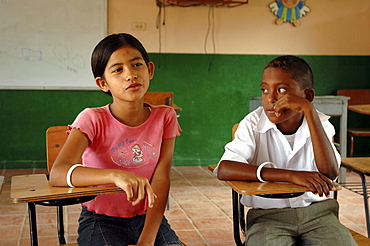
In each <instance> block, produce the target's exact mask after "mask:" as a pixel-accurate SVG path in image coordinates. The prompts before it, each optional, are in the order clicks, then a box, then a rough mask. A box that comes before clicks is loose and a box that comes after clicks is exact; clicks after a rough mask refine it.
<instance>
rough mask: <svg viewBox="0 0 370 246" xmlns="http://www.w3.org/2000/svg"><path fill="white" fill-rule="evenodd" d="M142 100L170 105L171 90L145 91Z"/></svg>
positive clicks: (171, 99) (171, 98) (171, 100)
mask: <svg viewBox="0 0 370 246" xmlns="http://www.w3.org/2000/svg"><path fill="white" fill-rule="evenodd" d="M144 101H145V102H146V103H149V104H152V105H168V106H172V103H173V92H147V93H145V95H144Z"/></svg>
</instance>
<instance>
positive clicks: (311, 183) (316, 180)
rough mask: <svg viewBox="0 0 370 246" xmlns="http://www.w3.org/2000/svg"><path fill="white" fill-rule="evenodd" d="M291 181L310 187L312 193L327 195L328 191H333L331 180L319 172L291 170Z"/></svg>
mask: <svg viewBox="0 0 370 246" xmlns="http://www.w3.org/2000/svg"><path fill="white" fill-rule="evenodd" d="M291 182H292V183H294V184H298V185H302V186H305V187H307V188H309V189H310V191H311V192H312V193H313V194H315V195H316V194H318V195H319V196H323V195H325V196H326V197H328V196H329V195H330V191H335V187H334V184H333V181H332V180H330V179H329V178H328V177H326V176H325V175H323V174H322V173H319V172H309V171H293V175H291Z"/></svg>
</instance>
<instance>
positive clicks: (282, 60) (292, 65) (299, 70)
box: [263, 55, 314, 90]
mask: <svg viewBox="0 0 370 246" xmlns="http://www.w3.org/2000/svg"><path fill="white" fill-rule="evenodd" d="M267 68H280V69H283V70H284V71H285V72H287V73H288V74H289V75H290V77H291V78H292V79H294V80H295V81H297V82H298V83H299V85H300V88H301V89H302V90H303V89H307V88H313V84H314V82H313V73H312V69H311V67H310V65H308V63H307V62H306V61H305V60H303V59H302V58H299V57H297V56H291V55H287V56H279V57H277V58H275V59H274V60H272V61H270V62H269V63H268V64H267V65H266V66H265V68H264V69H263V70H265V69H267Z"/></svg>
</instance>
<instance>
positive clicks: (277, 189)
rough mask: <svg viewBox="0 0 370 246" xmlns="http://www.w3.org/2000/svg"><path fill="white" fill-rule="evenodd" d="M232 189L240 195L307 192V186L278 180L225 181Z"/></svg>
mask: <svg viewBox="0 0 370 246" xmlns="http://www.w3.org/2000/svg"><path fill="white" fill-rule="evenodd" d="M216 166H217V165H209V166H208V169H209V170H210V171H213V170H214V169H215V168H216ZM225 182H226V183H227V184H228V185H229V186H230V187H231V188H232V189H233V190H235V191H236V192H238V193H239V194H242V195H266V194H285V193H299V192H309V191H310V190H309V189H308V188H307V187H304V186H300V185H296V184H292V183H278V182H265V183H261V182H255V181H225ZM334 185H335V187H336V189H337V190H341V189H342V186H341V185H339V184H337V183H335V184H334Z"/></svg>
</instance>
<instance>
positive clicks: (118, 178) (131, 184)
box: [113, 170, 157, 208]
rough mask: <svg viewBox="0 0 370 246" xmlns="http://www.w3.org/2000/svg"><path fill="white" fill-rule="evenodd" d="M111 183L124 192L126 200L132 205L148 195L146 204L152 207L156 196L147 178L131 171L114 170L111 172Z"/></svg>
mask: <svg viewBox="0 0 370 246" xmlns="http://www.w3.org/2000/svg"><path fill="white" fill-rule="evenodd" d="M113 183H114V184H115V185H116V186H117V187H120V188H121V189H122V190H124V191H125V192H126V195H127V200H128V201H130V202H131V203H132V205H133V206H135V205H137V204H139V203H140V202H141V201H143V200H144V199H145V195H147V196H148V206H149V207H150V208H152V207H153V204H154V200H155V199H156V198H157V196H156V195H155V194H154V192H153V189H152V187H151V185H150V183H149V181H148V179H146V178H143V177H141V176H138V175H136V174H133V173H129V172H125V171H120V170H116V171H115V172H113Z"/></svg>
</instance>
